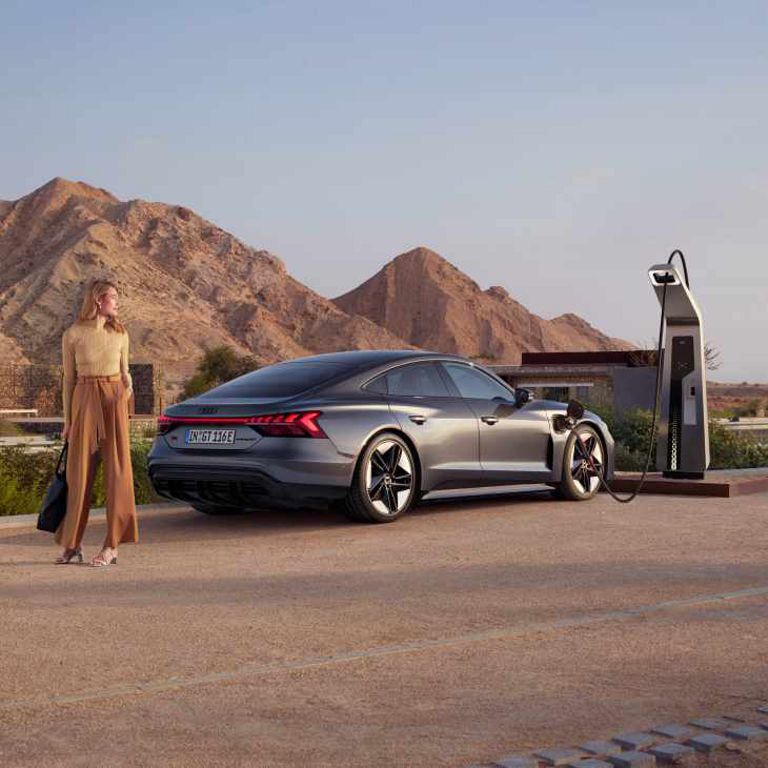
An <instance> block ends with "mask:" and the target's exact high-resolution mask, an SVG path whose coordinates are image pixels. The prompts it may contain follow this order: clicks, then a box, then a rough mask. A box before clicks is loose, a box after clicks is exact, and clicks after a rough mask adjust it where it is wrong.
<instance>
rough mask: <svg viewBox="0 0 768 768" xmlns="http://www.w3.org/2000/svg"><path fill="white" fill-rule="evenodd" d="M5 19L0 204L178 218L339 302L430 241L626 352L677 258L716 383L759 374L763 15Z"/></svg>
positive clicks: (751, 8) (402, 11) (389, 5)
mask: <svg viewBox="0 0 768 768" xmlns="http://www.w3.org/2000/svg"><path fill="white" fill-rule="evenodd" d="M670 6H671V7H670ZM2 8H3V10H2V25H1V26H0V67H1V69H2V73H3V76H2V78H0V104H1V105H2V110H1V111H0V115H1V117H2V119H1V120H0V199H15V198H17V197H20V196H21V195H23V194H26V193H27V192H29V191H31V190H32V189H34V188H35V187H38V186H40V185H41V184H43V183H44V182H46V181H47V180H49V179H50V178H52V177H53V176H65V177H67V178H70V179H75V180H82V181H86V182H88V183H90V184H93V185H96V186H102V187H105V188H107V189H109V190H110V191H112V192H113V193H114V194H116V195H117V196H118V197H120V198H123V199H130V198H134V197H142V198H145V199H149V200H160V201H164V202H169V203H178V204H183V205H186V206H189V207H191V208H193V209H195V210H196V211H197V212H198V213H200V214H202V215H203V216H205V217H206V218H208V219H211V220H212V221H215V222H216V223H217V224H219V225H220V226H222V227H224V228H225V229H227V230H229V231H231V232H232V233H233V234H235V235H236V236H238V237H239V238H241V239H242V240H244V241H245V242H247V243H248V244H250V245H252V246H255V247H258V248H266V249H268V250H270V251H272V252H273V253H276V254H277V255H278V256H280V257H281V258H282V259H283V260H284V261H285V263H286V265H287V267H288V269H289V271H290V272H291V274H293V275H294V276H295V277H296V278H297V279H299V280H301V281H302V282H304V283H305V284H307V285H308V286H310V287H311V288H313V289H315V290H316V291H318V292H319V293H321V294H323V295H325V296H328V297H333V296H336V295H338V294H340V293H343V292H345V291H347V290H349V289H351V288H353V287H355V286H356V285H357V284H358V283H360V282H361V281H363V280H364V279H366V278H368V277H369V276H370V275H372V274H373V273H374V272H376V271H377V270H378V269H379V268H380V267H381V266H382V265H383V264H384V263H385V262H387V261H388V260H389V259H391V258H392V257H394V256H395V255H397V254H398V253H401V252H403V251H406V250H408V249H410V248H412V247H415V246H417V245H425V246H428V247H430V248H433V249H434V250H436V251H438V252H439V253H441V254H442V255H443V256H445V257H446V258H447V259H449V260H450V261H451V262H453V263H454V264H455V265H456V266H457V267H459V268H460V269H462V270H464V271H465V272H467V273H468V274H469V275H470V276H471V277H473V278H474V279H475V280H476V281H477V282H478V283H479V284H480V286H481V287H482V288H487V287H488V286H490V285H494V284H500V285H503V286H505V287H506V288H507V289H508V290H509V291H510V293H511V294H512V295H513V296H514V297H515V298H517V299H518V300H519V301H521V302H523V303H524V304H525V305H526V306H527V307H528V308H529V309H531V310H532V311H534V312H536V313H538V314H541V315H543V316H545V317H552V316H555V315H557V314H560V313H562V312H568V311H574V312H577V313H578V314H580V315H582V316H583V317H585V318H586V319H587V320H588V321H589V322H591V323H593V324H594V325H596V326H597V327H599V328H600V329H602V330H604V331H605V332H607V333H610V334H612V335H616V336H621V337H624V338H626V339H629V340H630V341H634V342H636V343H644V342H646V341H648V340H649V339H651V338H653V337H654V336H655V334H656V326H657V306H658V305H657V302H656V299H655V297H654V296H653V293H652V291H651V288H650V286H649V285H648V283H647V278H646V270H647V267H648V266H650V265H651V264H653V263H656V262H660V261H665V260H666V258H667V255H668V254H669V252H670V251H671V250H672V249H673V248H681V249H683V251H684V252H685V253H686V256H687V258H688V263H689V270H690V272H691V287H692V289H693V291H694V295H695V296H696V298H697V300H698V301H699V304H700V306H701V307H702V310H703V312H704V321H705V322H704V329H705V334H706V336H707V338H708V339H709V340H710V341H711V342H712V343H714V344H715V345H716V346H717V347H719V348H720V349H721V352H722V358H723V366H722V368H721V369H720V370H719V371H717V372H716V373H715V374H712V378H715V379H720V380H734V381H741V380H743V379H746V380H750V381H754V380H761V381H768V355H766V352H765V342H764V339H765V334H766V329H767V328H768V300H767V299H766V289H767V288H768V260H767V259H766V257H765V245H764V244H765V242H766V240H767V239H768V219H767V217H766V215H765V208H766V198H767V197H768V184H766V176H767V175H768V154H767V153H766V141H767V139H766V136H768V129H767V128H766V117H768V109H767V108H766V103H767V102H766V93H767V92H768V87H767V86H768V82H767V77H766V76H767V75H768V61H767V60H766V51H768V45H767V43H768V36H767V33H768V24H767V21H768V5H766V4H765V3H762V2H738V1H737V2H728V3H727V2H722V1H718V0H715V1H714V2H692V1H690V0H689V1H687V2H678V3H672V4H670V3H669V2H665V3H661V2H654V1H651V2H645V3H642V4H640V3H631V4H630V3H621V2H578V1H573V2H547V1H546V0H544V1H541V2H537V3H522V2H515V1H514V0H507V2H495V1H494V2H474V3H466V2H463V3H459V2H454V1H453V0H442V1H441V2H436V1H433V0H430V1H429V2H413V0H411V1H410V2H400V1H399V0H395V1H393V2H386V3H384V2H381V3H367V2H332V1H331V2H323V3H308V2H290V0H288V1H286V2H280V3H278V2H258V1H256V2H231V1H229V0H224V1H223V2H218V3H215V4H208V3H201V2H197V0H192V1H190V2H185V3H157V2H152V3H149V2H144V1H143V0H142V1H140V2H135V3H133V4H132V5H129V4H120V5H119V6H118V5H115V4H110V3H108V2H107V3H105V2H99V3H96V2H78V1H77V0H75V1H74V2H69V3H53V2H39V3H37V4H29V3H26V2H25V3H20V2H16V0H11V2H10V3H9V2H8V1H7V0H6V2H5V3H3V6H2ZM758 333H759V335H757V334H758Z"/></svg>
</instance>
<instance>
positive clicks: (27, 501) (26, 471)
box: [0, 440, 167, 515]
mask: <svg viewBox="0 0 768 768" xmlns="http://www.w3.org/2000/svg"><path fill="white" fill-rule="evenodd" d="M151 447H152V443H151V442H150V441H145V440H141V441H135V442H132V443H131V466H132V467H133V491H134V496H135V499H136V503H137V504H152V503H155V502H159V501H167V499H165V498H164V497H162V496H158V495H157V494H156V493H155V492H154V490H153V489H152V485H151V483H150V482H149V475H148V473H147V456H148V454H149V451H150V448H151ZM60 451H61V449H60V448H58V449H56V450H51V451H38V452H34V453H33V452H31V451H29V450H27V449H26V448H25V447H23V446H22V447H18V446H14V447H6V448H2V449H0V515H23V514H32V513H36V512H38V511H39V509H40V504H41V503H42V501H43V498H44V497H45V492H46V490H47V488H48V485H49V484H50V482H51V479H52V478H53V473H54V471H55V469H56V462H57V461H58V458H59V453H60ZM106 502H107V496H106V490H105V487H104V465H103V462H102V461H99V464H98V467H97V469H96V474H95V476H94V482H93V488H92V491H91V506H92V507H103V506H105V505H106Z"/></svg>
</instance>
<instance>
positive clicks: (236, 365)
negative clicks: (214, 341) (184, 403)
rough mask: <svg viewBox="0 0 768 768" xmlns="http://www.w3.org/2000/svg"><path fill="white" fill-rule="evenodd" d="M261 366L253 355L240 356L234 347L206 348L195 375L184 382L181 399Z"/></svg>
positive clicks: (205, 390)
mask: <svg viewBox="0 0 768 768" xmlns="http://www.w3.org/2000/svg"><path fill="white" fill-rule="evenodd" d="M258 367H259V364H258V361H257V359H256V358H255V357H254V356H253V355H245V356H243V357H241V356H239V355H238V354H237V352H235V350H234V349H232V347H229V346H227V345H226V344H222V345H221V346H218V347H214V348H213V349H206V350H205V351H204V352H203V356H202V358H201V359H200V362H199V363H198V364H197V370H196V371H195V373H194V375H193V376H192V377H191V378H190V379H187V381H186V382H184V387H183V389H182V391H181V399H182V400H186V399H187V398H189V397H194V396H195V395H200V394H202V393H203V392H207V391H208V390H209V389H213V387H218V386H219V384H224V382H226V381H231V380H232V379H236V378H237V377H238V376H242V375H243V374H245V373H249V372H250V371H255V370H256V369H257V368H258Z"/></svg>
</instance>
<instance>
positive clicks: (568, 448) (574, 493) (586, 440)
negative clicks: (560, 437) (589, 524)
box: [555, 424, 605, 501]
mask: <svg viewBox="0 0 768 768" xmlns="http://www.w3.org/2000/svg"><path fill="white" fill-rule="evenodd" d="M604 465H605V456H604V452H603V443H602V441H601V440H600V436H599V435H598V434H597V431H596V430H595V429H594V428H593V427H590V426H589V425H588V424H581V425H579V426H578V427H576V428H575V429H574V430H573V431H572V432H571V434H570V435H568V440H567V441H566V443H565V451H564V452H563V477H562V480H561V481H560V484H559V485H558V486H557V489H556V492H555V493H556V495H557V496H559V497H560V498H563V499H570V500H571V501H586V500H587V499H591V498H592V497H593V496H594V495H595V494H596V493H597V492H598V491H599V490H600V477H599V476H598V473H597V472H596V471H595V470H596V469H599V470H600V471H601V472H602V471H603V467H604Z"/></svg>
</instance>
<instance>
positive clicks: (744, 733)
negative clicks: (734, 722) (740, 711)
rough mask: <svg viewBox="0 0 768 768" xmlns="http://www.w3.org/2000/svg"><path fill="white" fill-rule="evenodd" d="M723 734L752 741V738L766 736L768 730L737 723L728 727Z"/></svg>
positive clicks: (767, 735) (763, 737) (767, 736)
mask: <svg viewBox="0 0 768 768" xmlns="http://www.w3.org/2000/svg"><path fill="white" fill-rule="evenodd" d="M725 735H726V736H730V737H731V738H732V739H739V740H740V741H753V740H754V739H765V738H768V731H764V730H763V729H762V728H754V727H753V726H751V725H739V726H737V727H736V728H729V729H728V730H727V731H726V732H725Z"/></svg>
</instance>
